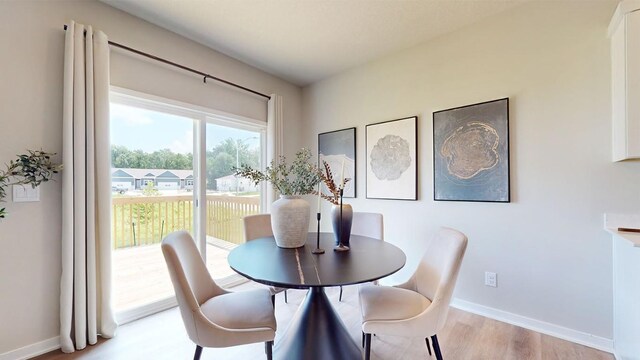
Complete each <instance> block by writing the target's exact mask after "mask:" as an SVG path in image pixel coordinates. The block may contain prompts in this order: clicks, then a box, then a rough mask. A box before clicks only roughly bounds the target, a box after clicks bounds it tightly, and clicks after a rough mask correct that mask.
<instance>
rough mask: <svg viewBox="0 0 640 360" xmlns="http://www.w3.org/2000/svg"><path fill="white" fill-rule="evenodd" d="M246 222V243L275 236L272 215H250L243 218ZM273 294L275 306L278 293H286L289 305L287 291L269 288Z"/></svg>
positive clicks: (285, 298) (285, 299)
mask: <svg viewBox="0 0 640 360" xmlns="http://www.w3.org/2000/svg"><path fill="white" fill-rule="evenodd" d="M242 221H243V222H244V241H251V240H255V239H259V238H263V237H268V236H273V230H272V229H271V214H258V215H249V216H245V217H244V218H242ZM269 291H270V292H271V296H272V298H271V300H272V302H273V304H274V305H275V296H276V294H277V293H280V292H284V302H285V303H287V302H288V300H287V289H285V288H279V287H275V286H269Z"/></svg>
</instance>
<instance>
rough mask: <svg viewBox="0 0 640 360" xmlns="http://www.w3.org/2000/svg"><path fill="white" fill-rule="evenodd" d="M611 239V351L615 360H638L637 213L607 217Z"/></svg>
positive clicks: (639, 267)
mask: <svg viewBox="0 0 640 360" xmlns="http://www.w3.org/2000/svg"><path fill="white" fill-rule="evenodd" d="M604 226H605V229H606V230H607V231H608V232H609V233H611V234H612V235H613V236H612V240H613V350H614V354H615V358H616V360H640V275H639V274H640V234H639V233H632V232H622V231H618V228H620V227H626V228H640V214H606V215H605V219H604Z"/></svg>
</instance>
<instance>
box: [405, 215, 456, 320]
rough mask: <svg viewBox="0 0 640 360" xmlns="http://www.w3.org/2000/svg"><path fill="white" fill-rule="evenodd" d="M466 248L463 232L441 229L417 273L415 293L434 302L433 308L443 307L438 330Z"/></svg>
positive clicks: (451, 294) (446, 311)
mask: <svg viewBox="0 0 640 360" xmlns="http://www.w3.org/2000/svg"><path fill="white" fill-rule="evenodd" d="M466 248H467V237H466V236H465V235H464V234H463V233H461V232H459V231H457V230H454V229H450V228H445V227H443V228H440V230H439V231H438V233H437V234H436V236H435V237H434V238H433V240H432V241H431V243H430V244H429V246H428V247H427V251H426V253H425V254H424V256H423V257H422V260H421V261H420V264H419V265H418V268H417V269H416V272H415V274H414V276H415V279H414V280H415V286H416V289H415V290H416V291H417V292H419V293H420V294H422V295H424V296H425V297H427V298H428V299H430V300H431V306H430V307H439V308H440V309H439V310H438V311H440V318H439V321H438V328H439V329H441V328H442V327H443V326H444V322H445V320H446V317H447V313H448V309H449V303H450V302H451V297H452V296H453V289H454V288H455V285H456V279H457V278H458V272H459V271H460V265H461V264H462V258H463V257H464V253H465V250H466ZM434 310H437V309H434Z"/></svg>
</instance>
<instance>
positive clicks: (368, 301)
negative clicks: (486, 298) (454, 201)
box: [360, 228, 467, 360]
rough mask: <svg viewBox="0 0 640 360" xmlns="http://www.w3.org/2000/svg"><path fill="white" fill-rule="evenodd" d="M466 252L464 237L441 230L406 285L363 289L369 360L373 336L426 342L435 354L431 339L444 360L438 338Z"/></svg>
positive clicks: (366, 354) (363, 314) (366, 359)
mask: <svg viewBox="0 0 640 360" xmlns="http://www.w3.org/2000/svg"><path fill="white" fill-rule="evenodd" d="M466 248H467V237H466V236H465V235H464V234H463V233H461V232H459V231H457V230H454V229H449V228H441V229H440V230H439V231H438V233H437V234H436V236H435V237H434V239H433V240H432V241H431V243H430V244H429V245H428V247H427V251H426V252H425V254H424V256H423V257H422V260H421V261H420V264H419V265H418V268H417V269H416V271H415V273H414V274H413V275H412V276H411V278H410V279H409V280H408V281H407V282H406V283H404V284H401V285H397V286H395V287H389V286H372V285H363V286H362V287H361V288H360V304H361V311H362V336H363V339H362V340H363V346H364V348H365V360H369V359H370V357H371V334H376V335H396V336H406V337H420V338H424V339H425V342H426V344H427V348H428V349H429V353H431V347H430V346H429V337H430V338H431V341H432V342H433V350H434V352H435V355H436V359H438V360H442V353H441V351H440V345H439V344H438V338H437V335H436V334H437V333H438V332H439V331H440V330H442V328H443V327H444V324H445V322H446V319H447V313H448V311H449V303H450V302H451V297H452V295H453V289H454V287H455V284H456V279H457V277H458V272H459V270H460V265H461V264H462V258H463V257H464V253H465V250H466Z"/></svg>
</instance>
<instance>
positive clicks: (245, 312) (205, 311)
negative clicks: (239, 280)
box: [162, 231, 276, 360]
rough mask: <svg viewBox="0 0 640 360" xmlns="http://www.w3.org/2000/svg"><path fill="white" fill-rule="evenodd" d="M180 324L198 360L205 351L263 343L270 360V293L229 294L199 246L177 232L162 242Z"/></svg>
mask: <svg viewBox="0 0 640 360" xmlns="http://www.w3.org/2000/svg"><path fill="white" fill-rule="evenodd" d="M162 253H163V255H164V259H165V261H166V262H167V267H168V268H169V275H170V276H171V282H172V283H173V288H174V290H175V292H176V298H177V299H178V306H179V308H180V314H181V315H182V321H183V322H184V326H185V328H186V330H187V334H188V335H189V339H191V341H193V342H194V343H195V344H196V351H195V354H194V357H193V358H194V360H198V359H200V355H201V354H202V348H203V347H229V346H235V345H242V344H250V343H256V342H264V343H265V353H266V354H267V359H269V360H270V359H272V352H273V339H274V338H275V334H276V318H275V315H274V313H273V304H272V303H271V295H270V293H269V291H268V290H267V289H257V290H249V291H241V292H229V291H226V290H224V289H222V288H220V287H219V286H218V285H217V284H216V283H215V282H214V281H213V279H212V278H211V275H210V274H209V271H207V267H206V265H205V263H204V261H203V260H202V257H200V253H199V252H198V249H197V248H196V244H195V242H194V241H193V239H192V238H191V235H189V233H187V232H186V231H177V232H173V233H171V234H169V235H167V237H165V238H164V239H163V240H162Z"/></svg>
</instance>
